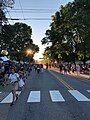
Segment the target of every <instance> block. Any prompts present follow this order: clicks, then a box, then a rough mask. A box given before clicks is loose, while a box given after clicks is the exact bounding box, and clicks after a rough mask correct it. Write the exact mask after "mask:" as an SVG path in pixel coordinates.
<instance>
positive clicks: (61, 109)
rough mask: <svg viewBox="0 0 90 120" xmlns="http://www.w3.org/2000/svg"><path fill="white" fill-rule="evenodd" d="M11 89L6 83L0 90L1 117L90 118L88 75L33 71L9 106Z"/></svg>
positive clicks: (13, 119)
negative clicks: (15, 99)
mask: <svg viewBox="0 0 90 120" xmlns="http://www.w3.org/2000/svg"><path fill="white" fill-rule="evenodd" d="M10 92H11V87H10V85H9V86H7V88H5V89H3V90H2V91H1V93H0V120H90V81H89V80H88V79H85V78H76V77H71V76H68V75H62V74H60V73H57V72H54V71H45V70H44V72H43V73H40V74H39V75H38V74H37V73H35V71H32V73H31V75H30V76H28V79H27V82H26V85H25V87H24V89H23V90H22V91H21V94H20V95H19V99H18V100H17V101H16V102H15V104H14V105H13V106H12V107H10V101H9V99H8V98H7V96H8V95H9V97H10ZM5 99H6V101H5ZM7 101H8V102H7Z"/></svg>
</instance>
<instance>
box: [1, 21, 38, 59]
mask: <svg viewBox="0 0 90 120" xmlns="http://www.w3.org/2000/svg"><path fill="white" fill-rule="evenodd" d="M31 35H32V28H31V27H30V26H28V25H26V24H25V23H15V24H14V25H4V26H3V30H2V34H1V35H0V37H1V39H0V41H1V50H3V49H6V50H7V51H8V53H9V55H10V57H11V58H12V59H15V60H24V58H25V57H26V51H25V50H26V49H28V48H29V49H32V50H33V55H34V54H35V52H37V51H39V48H38V46H37V45H35V44H33V40H32V39H31ZM28 57H30V56H28ZM31 57H33V56H31Z"/></svg>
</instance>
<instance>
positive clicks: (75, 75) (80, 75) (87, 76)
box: [49, 67, 90, 80]
mask: <svg viewBox="0 0 90 120" xmlns="http://www.w3.org/2000/svg"><path fill="white" fill-rule="evenodd" d="M49 70H53V71H56V72H58V73H60V71H59V68H54V67H51V68H49ZM62 73H63V72H62ZM67 75H70V76H74V77H83V78H87V79H89V80H90V78H89V75H85V74H79V75H77V74H76V72H75V73H72V72H71V74H69V73H67Z"/></svg>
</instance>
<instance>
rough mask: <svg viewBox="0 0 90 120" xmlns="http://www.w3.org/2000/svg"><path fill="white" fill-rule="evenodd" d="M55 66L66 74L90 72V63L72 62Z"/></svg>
mask: <svg viewBox="0 0 90 120" xmlns="http://www.w3.org/2000/svg"><path fill="white" fill-rule="evenodd" d="M54 67H58V68H59V70H60V73H64V74H67V73H69V74H71V73H77V75H79V74H80V73H85V72H86V73H87V74H90V64H86V65H83V64H74V63H73V64H71V63H59V64H57V65H55V66H54Z"/></svg>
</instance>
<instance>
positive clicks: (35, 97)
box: [27, 91, 40, 102]
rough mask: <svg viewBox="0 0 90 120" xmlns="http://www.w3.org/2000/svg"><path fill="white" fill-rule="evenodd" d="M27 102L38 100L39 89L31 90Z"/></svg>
mask: <svg viewBox="0 0 90 120" xmlns="http://www.w3.org/2000/svg"><path fill="white" fill-rule="evenodd" d="M27 102H40V91H31V92H30V94H29V97H28V101H27Z"/></svg>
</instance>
